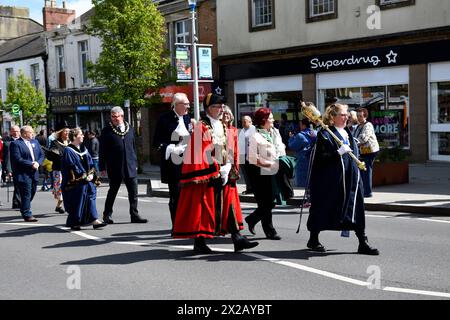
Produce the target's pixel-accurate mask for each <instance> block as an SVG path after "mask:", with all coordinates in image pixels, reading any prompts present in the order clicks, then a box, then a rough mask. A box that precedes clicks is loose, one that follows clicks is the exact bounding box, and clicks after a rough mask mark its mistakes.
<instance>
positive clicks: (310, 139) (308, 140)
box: [288, 118, 316, 188]
mask: <svg viewBox="0 0 450 320" xmlns="http://www.w3.org/2000/svg"><path fill="white" fill-rule="evenodd" d="M300 130H301V131H300V132H299V133H297V134H295V135H294V134H292V135H291V137H290V138H289V142H288V146H289V149H291V150H293V151H295V157H296V158H297V164H296V166H295V186H296V187H304V188H305V187H307V184H308V171H309V162H310V157H311V151H312V149H313V146H314V143H315V142H316V132H315V131H314V129H311V128H310V122H309V120H308V119H307V118H303V119H302V120H301V121H300Z"/></svg>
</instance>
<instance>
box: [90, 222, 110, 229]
mask: <svg viewBox="0 0 450 320" xmlns="http://www.w3.org/2000/svg"><path fill="white" fill-rule="evenodd" d="M107 225H108V224H107V223H95V224H93V225H92V227H93V228H94V229H99V228H103V227H106V226H107Z"/></svg>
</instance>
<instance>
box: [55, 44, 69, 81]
mask: <svg viewBox="0 0 450 320" xmlns="http://www.w3.org/2000/svg"><path fill="white" fill-rule="evenodd" d="M55 50H56V72H57V73H58V74H59V73H60V72H64V71H66V69H65V66H64V46H56V47H55Z"/></svg>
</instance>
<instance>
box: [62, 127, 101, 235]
mask: <svg viewBox="0 0 450 320" xmlns="http://www.w3.org/2000/svg"><path fill="white" fill-rule="evenodd" d="M83 139H84V135H83V132H82V131H81V129H80V128H74V129H71V130H70V132H69V140H70V144H69V145H68V146H67V147H66V148H65V149H64V153H63V158H62V161H61V175H62V184H61V189H62V193H63V197H64V206H65V207H66V210H67V213H68V216H67V222H66V226H67V227H70V229H71V230H76V231H77V230H81V226H83V225H86V224H91V225H92V226H93V228H94V229H98V228H102V227H104V226H106V223H103V222H101V221H100V220H98V213H97V207H96V204H95V201H96V195H97V189H96V188H97V185H99V182H98V177H97V173H96V171H95V168H94V162H93V161H92V157H91V155H90V154H89V152H88V151H87V149H86V148H85V147H84V145H83V144H82V143H83Z"/></svg>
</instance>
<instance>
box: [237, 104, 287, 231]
mask: <svg viewBox="0 0 450 320" xmlns="http://www.w3.org/2000/svg"><path fill="white" fill-rule="evenodd" d="M273 122H274V119H273V114H272V111H271V110H270V109H269V108H261V109H258V110H257V111H256V112H255V116H254V124H255V127H256V132H255V134H254V135H252V136H251V137H250V141H249V162H250V167H251V174H250V179H251V180H252V186H253V188H254V189H253V192H254V195H255V199H256V202H257V204H258V208H257V209H256V210H255V211H254V212H252V213H251V214H250V215H249V216H247V217H246V218H245V221H246V222H247V223H248V229H249V231H250V232H251V233H253V234H255V231H254V228H255V225H256V224H257V223H258V222H259V221H261V224H262V227H263V230H264V233H265V234H266V238H267V239H270V240H280V239H281V237H280V236H279V235H278V233H277V231H276V230H275V228H274V227H273V223H272V209H273V208H274V207H275V201H274V200H275V193H274V185H275V183H276V182H275V174H276V173H277V172H278V168H279V164H278V158H279V157H280V156H283V155H286V150H285V149H286V147H285V145H284V144H283V142H282V140H281V136H280V134H279V132H278V131H277V130H276V129H275V128H274V127H273Z"/></svg>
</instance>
